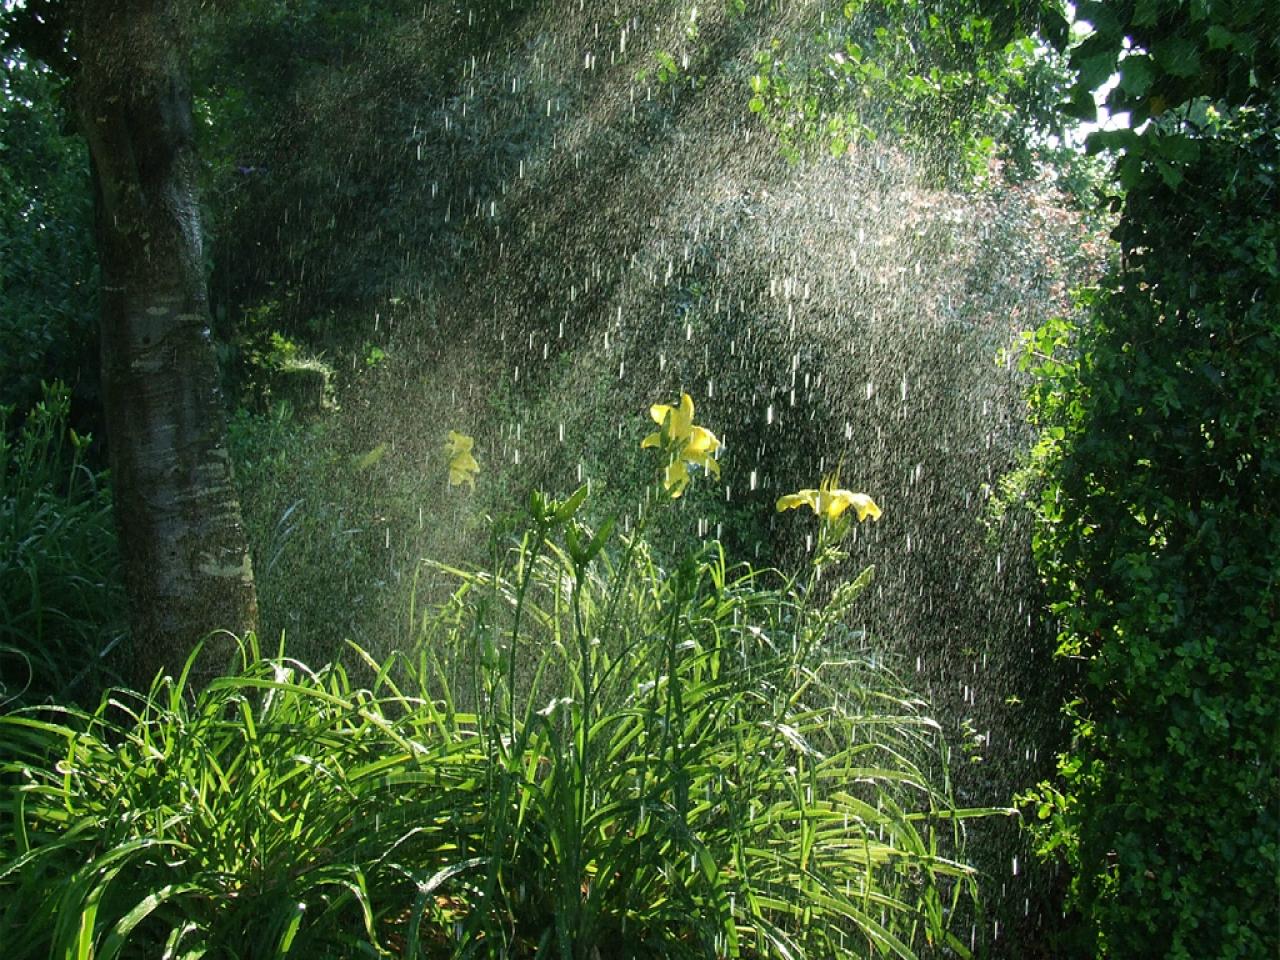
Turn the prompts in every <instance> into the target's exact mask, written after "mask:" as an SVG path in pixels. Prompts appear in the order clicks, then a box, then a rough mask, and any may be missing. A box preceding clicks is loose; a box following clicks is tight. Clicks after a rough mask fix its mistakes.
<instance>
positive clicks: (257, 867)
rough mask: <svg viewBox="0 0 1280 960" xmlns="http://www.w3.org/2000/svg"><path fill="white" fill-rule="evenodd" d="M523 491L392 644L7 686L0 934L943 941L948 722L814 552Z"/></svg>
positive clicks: (285, 949) (960, 891)
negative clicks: (785, 571) (866, 637)
mask: <svg viewBox="0 0 1280 960" xmlns="http://www.w3.org/2000/svg"><path fill="white" fill-rule="evenodd" d="M585 500H586V490H585V489H583V490H580V491H578V492H577V493H576V494H575V495H574V496H572V497H571V498H569V499H568V500H566V501H563V502H557V501H554V500H550V499H548V498H546V497H543V496H540V495H535V496H534V497H533V500H532V503H531V518H529V519H528V521H527V523H525V524H524V526H523V527H522V528H519V529H518V530H516V531H515V535H514V536H507V535H504V536H497V535H495V537H494V539H493V550H492V563H491V564H489V565H488V566H487V567H486V568H484V569H467V570H461V569H450V568H446V567H443V566H441V565H439V564H434V565H433V567H434V569H435V571H436V573H437V574H441V573H443V574H446V575H447V576H449V577H450V578H452V579H453V580H454V582H455V584H456V589H455V590H454V591H453V592H452V594H451V595H450V596H448V598H447V599H446V600H445V601H443V602H442V603H439V604H436V605H434V606H432V607H430V608H429V609H427V610H425V611H419V612H418V613H416V614H415V623H416V626H417V629H418V631H419V634H420V638H421V641H422V642H421V646H420V648H419V650H418V651H417V653H416V654H415V655H414V656H412V657H410V656H404V655H394V656H392V657H391V658H389V659H387V660H385V661H383V662H381V663H378V662H375V661H373V660H372V659H371V658H368V657H366V656H364V655H362V654H360V653H359V651H355V660H354V661H353V663H352V665H351V666H350V668H344V667H343V666H341V665H331V666H328V667H326V668H324V669H322V670H317V671H311V670H309V669H307V668H306V667H304V666H303V665H302V664H300V663H297V662H294V661H291V660H289V659H287V658H286V657H285V656H284V655H283V651H280V652H279V653H278V654H277V655H276V656H275V657H270V658H267V657H263V656H262V655H261V653H260V651H259V650H258V648H257V646H256V644H255V643H254V642H253V641H252V639H250V640H249V641H248V642H247V643H246V645H245V656H244V665H243V668H242V669H241V670H240V671H239V672H238V673H237V674H235V675H233V676H228V677H224V678H221V679H219V680H216V681H214V682H213V683H212V684H211V685H210V686H209V687H208V688H207V689H205V690H203V691H201V692H199V693H198V694H196V695H194V696H193V695H192V692H191V691H189V690H187V689H186V688H185V681H184V678H179V679H178V680H177V681H169V680H161V681H158V682H157V684H156V685H155V686H153V687H152V689H151V690H150V691H149V692H148V693H147V694H145V695H137V694H131V693H127V692H124V691H115V692H113V693H111V694H109V695H108V696H106V697H105V698H104V699H103V701H102V703H101V705H100V706H99V707H98V709H97V710H96V711H94V712H92V713H89V712H84V711H78V710H74V709H69V708H60V709H56V710H45V711H42V712H30V711H28V712H17V713H14V714H11V715H10V716H7V717H3V718H0V756H2V757H4V758H6V759H5V760H4V761H3V763H2V764H0V784H3V787H0V798H2V801H0V942H5V943H8V944H16V945H17V946H16V948H12V949H11V953H13V955H14V956H15V957H17V958H22V957H28V956H31V957H35V956H42V957H43V956H48V955H51V954H56V955H68V956H77V957H85V958H89V957H95V958H113V957H117V956H119V957H126V956H146V957H153V956H174V957H177V956H197V955H204V956H235V957H276V956H286V955H294V954H303V953H305V954H307V955H312V956H318V957H329V956H333V957H337V956H342V957H349V956H356V955H390V956H397V957H445V956H449V957H532V956H535V955H536V956H539V957H558V958H561V960H590V958H595V957H620V956H626V957H699V958H702V957H752V958H755V957H760V958H763V957H777V958H797V960H798V958H804V957H813V958H818V957H821V958H829V957H836V958H839V957H860V956H866V955H869V954H874V955H887V956H898V957H912V956H915V954H916V951H917V950H918V949H919V948H920V947H922V946H924V945H925V944H930V943H932V944H938V945H946V946H948V947H950V948H951V949H952V950H953V951H954V952H955V953H957V954H964V953H965V951H964V948H963V946H962V944H961V943H960V942H959V941H958V940H957V939H956V938H955V937H953V936H952V935H951V934H950V933H948V931H947V920H948V916H949V915H950V914H951V912H952V911H953V910H954V909H955V907H956V904H957V902H958V901H959V900H960V899H961V898H964V897H969V896H972V895H973V894H974V892H975V882H974V876H973V873H972V871H971V870H970V869H969V868H967V867H966V866H964V865H963V863H962V862H961V861H960V859H959V852H960V841H961V833H960V830H961V823H962V821H963V820H964V818H966V817H967V816H974V815H978V814H980V813H987V812H992V811H965V810H957V809H956V808H955V806H954V805H953V803H952V802H951V798H950V796H949V793H948V791H947V788H946V766H945V760H946V756H945V748H944V746H943V745H942V743H941V741H940V739H939V735H938V729H937V725H936V724H934V723H933V722H932V721H931V720H929V719H928V718H927V716H926V715H925V714H924V712H923V710H922V706H923V705H922V704H921V703H920V702H919V701H917V700H915V699H914V698H912V697H911V696H910V694H908V693H907V692H906V691H905V690H904V689H903V687H902V686H901V684H899V683H898V681H897V680H896V679H895V678H894V677H893V676H892V675H891V674H890V673H888V672H887V671H886V670H885V669H884V668H883V667H882V666H880V665H878V664H876V663H874V662H873V661H872V660H871V659H870V658H869V657H868V656H867V655H866V654H865V653H864V652H861V651H859V650H857V649H856V648H854V647H853V646H852V645H848V644H845V643H844V641H843V639H842V638H844V637H845V633H844V632H843V631H842V629H841V624H842V622H843V620H844V618H845V614H846V612H847V610H848V607H849V605H850V604H851V603H852V602H853V601H854V599H855V597H856V595H857V593H858V592H859V591H860V590H861V589H863V587H865V585H866V583H867V582H869V579H870V573H869V571H868V572H867V573H864V574H863V575H861V576H859V577H857V578H855V579H853V580H851V581H850V582H848V583H846V584H844V585H842V586H840V587H838V588H836V589H835V590H834V591H831V592H830V594H829V595H830V597H831V599H830V600H829V601H826V602H823V603H822V604H821V605H817V604H815V603H814V602H811V599H810V598H811V597H812V596H813V595H814V594H815V591H814V590H813V589H812V587H813V583H812V581H810V582H809V583H808V584H800V583H798V582H796V581H794V580H792V579H789V578H786V577H783V576H781V575H779V574H777V573H775V572H771V571H757V570H753V569H752V568H750V567H748V566H734V565H732V564H731V563H730V562H729V561H728V559H727V558H726V557H725V555H724V553H723V551H722V550H721V549H720V548H719V547H718V545H715V544H712V545H709V546H707V547H706V548H705V549H703V550H702V551H700V552H698V553H696V554H694V555H692V556H689V557H687V558H686V559H685V560H684V561H683V562H681V563H680V564H679V565H677V566H676V567H674V568H673V569H670V570H667V569H663V568H661V567H660V566H659V565H658V564H657V563H656V562H655V561H654V559H653V558H652V555H651V553H650V551H649V549H648V547H647V546H646V544H645V542H644V540H643V539H642V538H641V537H640V536H639V535H638V534H636V535H633V536H631V537H629V538H621V542H620V543H618V544H613V543H612V542H611V540H612V527H611V525H610V524H607V523H606V524H604V525H602V526H601V527H600V528H599V529H597V530H591V529H589V528H588V527H587V526H586V525H585V524H584V523H582V522H581V521H580V519H579V515H580V513H581V512H582V508H583V505H584V502H585Z"/></svg>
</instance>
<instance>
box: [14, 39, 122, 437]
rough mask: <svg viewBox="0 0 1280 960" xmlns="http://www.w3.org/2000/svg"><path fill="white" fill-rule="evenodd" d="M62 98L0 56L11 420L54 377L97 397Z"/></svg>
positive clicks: (88, 283) (41, 73) (91, 290)
mask: <svg viewBox="0 0 1280 960" xmlns="http://www.w3.org/2000/svg"><path fill="white" fill-rule="evenodd" d="M0 40H3V33H2V32H0ZM61 95H62V84H61V83H60V81H59V80H58V78H57V77H55V76H54V75H53V74H51V73H50V72H49V71H48V70H46V69H44V68H42V67H40V66H38V65H32V64H30V63H28V62H27V61H26V60H25V59H24V58H22V57H21V56H13V55H10V54H6V55H5V56H4V57H3V58H0V404H5V405H10V406H13V407H15V408H16V410H17V412H18V416H19V419H20V418H21V416H22V415H23V414H25V412H26V410H27V409H28V408H29V407H31V406H33V405H34V404H35V403H37V402H38V401H39V400H40V398H41V386H40V385H41V382H42V381H43V380H52V379H55V378H57V379H61V380H63V381H64V382H66V383H67V384H69V385H70V386H71V388H72V390H73V391H74V392H75V393H76V395H77V396H78V397H83V398H95V399H96V397H97V392H98V389H97V383H98V357H97V338H96V337H95V335H94V325H95V320H96V318H95V316H94V313H95V310H96V304H97V291H96V283H95V279H96V273H97V260H96V257H95V254H94V248H93V232H92V229H91V227H92V211H93V201H92V194H91V191H90V187H89V176H88V161H87V154H86V150H85V148H84V146H83V144H82V143H81V142H80V141H79V139H78V138H76V137H75V136H73V135H72V134H71V133H70V132H69V131H68V130H66V129H65V125H64V123H65V122H64V120H63V117H62V112H61V109H60V107H59V102H58V101H59V98H60V96H61ZM86 413H88V411H83V412H81V417H80V418H79V419H78V420H77V422H79V423H83V422H85V414H86ZM89 419H90V420H91V419H92V415H91V414H90V415H89Z"/></svg>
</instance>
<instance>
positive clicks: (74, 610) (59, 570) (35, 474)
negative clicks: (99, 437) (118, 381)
mask: <svg viewBox="0 0 1280 960" xmlns="http://www.w3.org/2000/svg"><path fill="white" fill-rule="evenodd" d="M69 411H70V395H69V393H68V391H67V388H66V387H65V386H63V385H62V384H52V385H46V386H45V388H44V398H43V400H41V401H40V402H39V403H38V404H36V405H35V406H34V407H33V408H32V409H31V410H29V411H28V412H27V415H26V417H25V419H24V420H23V422H22V424H21V426H20V427H19V428H18V429H16V430H11V429H10V427H11V420H12V418H13V415H14V411H13V410H12V409H11V408H7V407H0V704H7V703H13V702H15V701H25V702H34V701H39V700H42V699H45V698H57V699H60V700H66V699H69V698H75V697H79V698H87V699H88V700H89V701H90V702H92V701H93V700H95V699H96V698H97V696H98V693H99V692H100V691H101V690H102V689H103V687H104V686H106V685H107V684H108V683H110V682H111V681H112V679H114V674H113V673H112V671H111V664H110V657H109V654H110V652H111V650H112V648H113V647H114V646H115V645H116V644H117V643H118V642H119V640H120V639H121V638H122V637H123V635H124V630H125V628H124V590H123V587H122V585H121V583H120V578H119V571H118V560H117V552H116V540H115V527H114V525H113V522H112V516H111V494H110V491H109V490H108V489H107V486H106V484H105V483H104V482H103V477H102V476H101V475H99V474H96V473H95V472H94V471H93V470H92V469H90V467H88V466H87V465H86V464H85V462H84V455H85V451H86V448H87V446H88V439H87V438H85V437H80V436H77V435H76V433H75V431H73V430H71V429H70V428H69V427H68V425H67V417H68V413H69Z"/></svg>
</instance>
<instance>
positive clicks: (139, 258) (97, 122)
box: [70, 0, 257, 686]
mask: <svg viewBox="0 0 1280 960" xmlns="http://www.w3.org/2000/svg"><path fill="white" fill-rule="evenodd" d="M183 6H184V4H183V2H182V0H81V2H78V3H75V4H74V6H73V7H72V13H73V15H72V19H71V34H70V37H71V52H72V54H73V56H74V57H75V60H76V65H75V73H74V76H75V79H74V87H73V99H74V109H75V112H76V116H77V120H78V123H79V126H80V129H81V131H82V133H83V134H84V136H85V139H86V140H87V142H88V144H89V152H90V157H91V162H92V165H93V173H94V189H95V205H96V231H97V244H98V251H99V258H100V260H101V267H102V299H101V303H102V320H101V322H102V376H103V397H104V404H105V408H106V411H105V412H106V426H107V440H108V445H109V450H110V458H111V472H112V479H113V485H114V490H115V506H116V517H117V525H118V527H119V531H120V547H121V554H122V557H123V564H124V577H125V585H126V588H127V590H128V595H129V600H130V625H131V628H132V634H133V650H134V658H133V661H132V668H131V677H132V680H133V681H134V683H135V684H136V685H138V686H145V685H147V684H149V683H150V681H151V679H152V678H153V677H154V675H155V674H156V672H157V671H159V670H165V671H167V672H170V673H173V674H176V673H177V672H178V671H180V670H181V668H182V666H183V663H184V661H185V659H186V658H187V656H188V655H189V654H190V652H191V650H192V649H193V647H194V646H195V644H196V643H197V642H198V641H200V640H201V639H202V638H204V637H205V636H206V635H209V634H210V633H211V632H212V631H219V630H228V631H233V632H235V633H237V634H242V633H244V632H246V631H248V630H251V629H253V628H254V625H255V621H256V617H257V601H256V596H255V592H254V583H253V574H252V568H251V565H250V560H249V550H248V544H247V542H246V538H245V534H244V530H243V528H242V525H241V518H240V505H239V502H238V500H237V497H236V492H235V487H234V485H233V482H232V472H231V463H230V460H229V459H228V455H227V448H226V423H225V411H224V409H223V401H222V397H221V394H220V391H219V386H218V370H217V359H216V355H215V352H214V345H213V342H212V340H211V337H210V324H209V308H208V298H207V290H206V282H205V271H204V256H203V252H202V241H201V228H200V210H199V206H198V203H197V196H196V162H197V159H196V152H195V148H194V140H193V127H192V112H191V93H190V89H189V86H188V79H187V78H188V69H187V63H186V57H187V53H188V51H189V46H190V44H189V40H188V39H187V24H186V23H185V14H186V11H185V10H184V9H183ZM234 649H235V645H234V642H233V641H232V640H231V638H230V637H229V636H227V635H225V634H215V635H214V636H213V637H212V638H210V640H208V641H207V643H206V648H205V654H204V656H202V658H201V660H200V662H199V664H198V668H197V671H196V680H197V682H205V681H207V680H208V679H209V678H211V677H212V676H213V675H215V674H216V673H217V672H218V671H220V670H221V669H222V668H223V667H224V666H225V665H226V663H227V662H228V660H229V658H230V656H231V655H232V654H233V653H234Z"/></svg>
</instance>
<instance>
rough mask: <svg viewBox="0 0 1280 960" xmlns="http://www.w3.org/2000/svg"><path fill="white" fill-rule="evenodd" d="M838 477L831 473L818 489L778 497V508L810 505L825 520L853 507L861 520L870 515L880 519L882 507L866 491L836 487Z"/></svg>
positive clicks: (872, 517)
mask: <svg viewBox="0 0 1280 960" xmlns="http://www.w3.org/2000/svg"><path fill="white" fill-rule="evenodd" d="M837 482H838V481H837V479H836V477H835V475H834V474H830V475H828V476H826V477H824V478H823V479H822V483H821V484H819V486H818V489H817V490H801V491H800V492H799V493H789V494H787V495H786V496H785V497H779V498H778V510H779V511H782V510H794V509H795V508H796V507H803V506H806V505H807V506H809V507H811V508H812V509H813V512H814V513H816V514H817V515H818V516H820V517H822V519H824V520H832V521H834V520H838V519H840V515H841V514H842V513H844V512H845V511H846V510H848V509H849V508H850V507H853V509H854V511H855V512H856V513H857V514H858V519H859V520H865V519H867V517H870V518H871V519H872V520H879V519H880V508H879V507H878V506H876V502H875V501H874V500H872V499H871V498H870V497H869V496H867V495H866V494H865V493H853V492H851V491H849V490H839V489H836V483H837Z"/></svg>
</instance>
